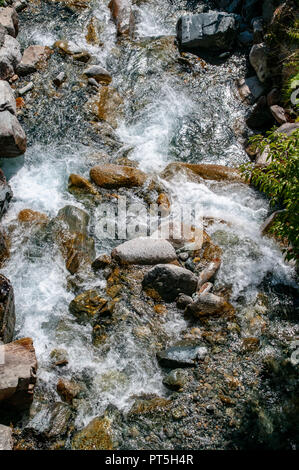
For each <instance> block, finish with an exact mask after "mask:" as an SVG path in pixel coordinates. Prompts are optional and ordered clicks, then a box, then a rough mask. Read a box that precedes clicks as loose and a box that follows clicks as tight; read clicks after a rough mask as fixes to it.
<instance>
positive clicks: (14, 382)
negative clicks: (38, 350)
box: [0, 338, 37, 411]
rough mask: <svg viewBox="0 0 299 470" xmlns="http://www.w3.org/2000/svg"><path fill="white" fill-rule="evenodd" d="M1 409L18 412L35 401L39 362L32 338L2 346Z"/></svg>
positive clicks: (0, 371) (0, 353)
mask: <svg viewBox="0 0 299 470" xmlns="http://www.w3.org/2000/svg"><path fill="white" fill-rule="evenodd" d="M0 358H2V359H1V360H2V364H1V367H0V407H3V408H4V409H7V408H13V409H15V410H17V411H20V410H24V409H26V408H28V407H29V406H30V405H31V403H32V400H33V393H34V387H35V383H36V371H37V360H36V356H35V351H34V347H33V343H32V339H31V338H22V339H19V340H17V341H14V342H13V343H9V344H4V345H2V346H1V345H0Z"/></svg>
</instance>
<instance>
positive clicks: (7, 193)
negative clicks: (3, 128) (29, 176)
mask: <svg viewBox="0 0 299 470" xmlns="http://www.w3.org/2000/svg"><path fill="white" fill-rule="evenodd" d="M0 114H1V113H0ZM12 196H13V193H12V190H11V187H10V185H9V184H8V183H7V181H6V178H5V175H4V173H3V171H2V170H1V168H0V218H1V217H2V215H3V214H4V213H5V212H6V211H7V209H8V205H9V202H10V201H11V199H12Z"/></svg>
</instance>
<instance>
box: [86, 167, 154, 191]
mask: <svg viewBox="0 0 299 470" xmlns="http://www.w3.org/2000/svg"><path fill="white" fill-rule="evenodd" d="M90 178H91V179H92V181H94V183H95V184H96V185H97V186H100V187H102V188H107V189H117V188H123V187H124V188H132V187H136V186H143V184H144V183H145V181H146V178H147V176H146V174H145V173H143V172H142V171H141V170H138V169H136V168H132V167H129V166H122V165H114V164H105V165H97V166H94V167H93V168H92V169H91V170H90Z"/></svg>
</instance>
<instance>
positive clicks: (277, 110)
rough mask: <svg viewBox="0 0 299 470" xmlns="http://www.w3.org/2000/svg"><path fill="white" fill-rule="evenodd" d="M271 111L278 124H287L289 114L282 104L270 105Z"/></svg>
mask: <svg viewBox="0 0 299 470" xmlns="http://www.w3.org/2000/svg"><path fill="white" fill-rule="evenodd" d="M270 111H271V113H272V116H273V117H274V119H275V121H276V122H278V124H285V123H286V122H288V117H287V114H286V112H285V110H284V109H283V108H282V107H281V106H278V105H277V104H274V105H273V106H270Z"/></svg>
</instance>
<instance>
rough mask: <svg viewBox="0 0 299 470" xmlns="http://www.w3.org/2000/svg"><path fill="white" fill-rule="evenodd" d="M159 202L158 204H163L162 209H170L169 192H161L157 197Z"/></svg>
mask: <svg viewBox="0 0 299 470" xmlns="http://www.w3.org/2000/svg"><path fill="white" fill-rule="evenodd" d="M157 204H158V206H161V207H162V209H164V210H167V211H168V209H170V201H169V198H168V196H167V194H165V193H161V194H159V196H158V198H157Z"/></svg>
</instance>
